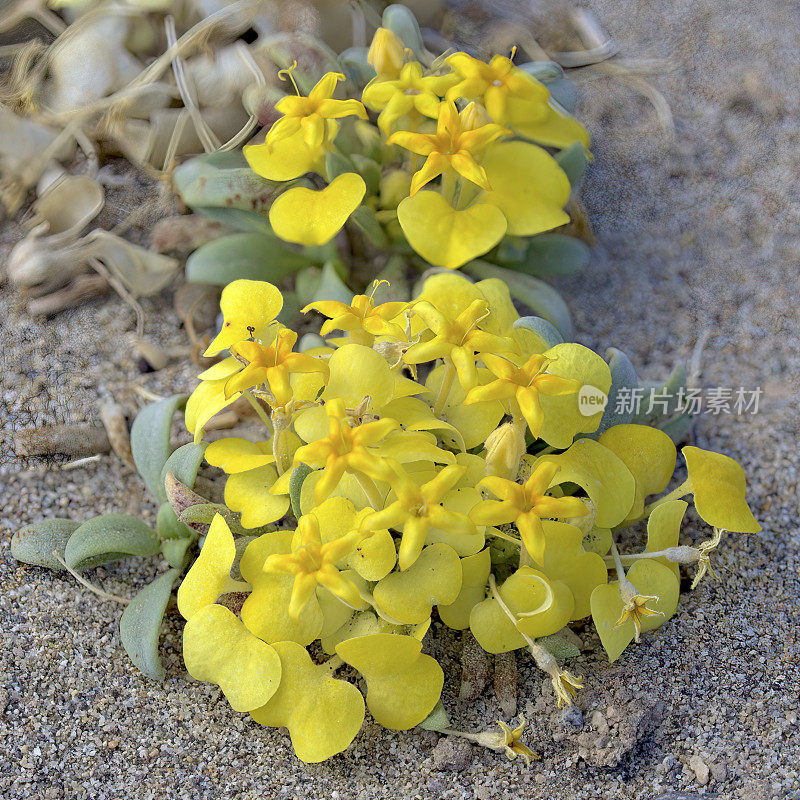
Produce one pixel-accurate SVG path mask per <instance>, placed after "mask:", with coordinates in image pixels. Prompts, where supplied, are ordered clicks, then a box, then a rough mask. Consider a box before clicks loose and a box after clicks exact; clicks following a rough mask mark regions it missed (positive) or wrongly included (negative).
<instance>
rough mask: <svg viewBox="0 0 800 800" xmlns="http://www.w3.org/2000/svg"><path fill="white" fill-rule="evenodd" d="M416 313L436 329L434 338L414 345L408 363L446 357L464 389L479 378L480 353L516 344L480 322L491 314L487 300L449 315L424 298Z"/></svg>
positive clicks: (409, 350) (493, 351)
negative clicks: (477, 362) (477, 355)
mask: <svg viewBox="0 0 800 800" xmlns="http://www.w3.org/2000/svg"><path fill="white" fill-rule="evenodd" d="M414 313H415V314H416V315H417V316H418V317H420V318H421V319H422V320H423V321H424V322H425V324H426V325H427V326H428V328H430V330H431V331H432V332H433V338H432V339H430V340H428V341H425V342H419V343H418V344H414V345H412V346H411V347H410V348H409V349H408V350H407V351H406V354H405V356H404V360H405V362H406V363H407V364H420V363H422V362H424V361H433V360H434V359H436V358H444V359H446V362H448V363H450V364H452V366H453V367H454V368H455V371H456V374H457V375H458V379H459V382H460V383H461V385H462V386H463V387H464V389H466V390H469V389H471V388H472V387H473V386H475V384H476V383H477V381H478V377H477V375H478V370H477V366H476V364H475V360H476V354H477V353H480V354H481V357H483V354H484V353H497V352H507V351H508V350H510V349H511V348H512V347H513V343H512V342H511V340H510V339H507V338H505V337H502V336H496V335H495V334H492V333H487V332H486V331H483V330H481V329H480V328H479V327H478V323H479V322H480V321H481V320H483V319H485V318H486V317H488V316H489V314H490V310H489V305H488V303H487V302H486V300H483V299H480V298H476V299H475V300H473V301H472V302H471V303H470V304H469V306H467V308H466V309H464V310H463V311H462V312H461V313H459V314H458V315H457V316H455V317H448V316H445V315H444V314H442V313H441V312H440V311H439V310H437V309H436V308H435V307H434V306H433V305H432V304H431V303H429V302H427V301H426V300H423V301H421V302H419V303H417V304H416V305H415V306H414Z"/></svg>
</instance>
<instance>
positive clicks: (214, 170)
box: [172, 150, 285, 212]
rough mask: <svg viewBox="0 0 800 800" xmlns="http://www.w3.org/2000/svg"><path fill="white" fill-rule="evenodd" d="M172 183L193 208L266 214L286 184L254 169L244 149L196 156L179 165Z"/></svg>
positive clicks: (184, 200) (174, 172) (180, 195)
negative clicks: (224, 209) (243, 151)
mask: <svg viewBox="0 0 800 800" xmlns="http://www.w3.org/2000/svg"><path fill="white" fill-rule="evenodd" d="M172 184H173V186H174V187H175V191H176V193H177V194H178V196H179V197H180V198H181V200H182V201H183V202H184V203H185V204H186V205H187V206H189V207H190V208H193V209H200V208H209V207H212V208H213V207H219V208H226V209H241V210H244V211H250V212H259V211H266V210H267V209H268V208H269V207H270V206H271V205H272V201H273V200H274V199H275V197H277V195H278V194H279V193H280V192H282V191H283V189H284V188H285V184H283V183H276V182H274V181H270V180H267V179H266V178H262V177H261V176H260V175H257V174H256V173H255V172H253V170H252V169H251V168H250V166H249V164H248V163H247V161H246V160H245V157H244V155H243V154H242V151H241V150H228V151H219V152H216V153H209V154H206V155H201V156H196V157H195V158H190V159H189V160H188V161H184V162H183V163H182V164H180V165H178V166H177V167H176V168H175V170H174V171H173V173H172Z"/></svg>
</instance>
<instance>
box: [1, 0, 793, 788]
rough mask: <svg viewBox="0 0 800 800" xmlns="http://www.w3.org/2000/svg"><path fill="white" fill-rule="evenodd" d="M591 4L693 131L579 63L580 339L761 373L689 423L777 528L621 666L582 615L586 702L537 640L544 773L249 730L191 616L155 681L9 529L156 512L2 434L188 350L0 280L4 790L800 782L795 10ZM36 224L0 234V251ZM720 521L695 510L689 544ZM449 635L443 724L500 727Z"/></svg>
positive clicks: (741, 3)
mask: <svg viewBox="0 0 800 800" xmlns="http://www.w3.org/2000/svg"><path fill="white" fill-rule="evenodd" d="M588 5H589V6H590V7H591V8H592V9H593V10H594V11H595V12H596V14H597V16H598V17H599V18H600V19H601V20H602V21H603V24H604V25H605V27H606V28H607V29H608V31H609V32H610V33H611V34H612V35H613V36H614V37H615V39H616V40H617V41H618V42H619V43H620V46H621V50H622V52H623V54H624V55H625V56H627V57H635V58H637V59H641V58H658V59H669V60H671V61H673V62H674V65H675V69H674V70H672V71H670V72H666V73H664V74H662V75H659V76H657V77H655V78H651V80H652V82H653V83H654V85H656V86H657V87H658V88H659V89H660V90H661V91H662V92H663V93H664V96H665V97H666V99H667V101H668V103H669V105H670V107H671V109H672V113H673V114H674V118H675V126H676V139H675V143H674V144H673V143H671V142H670V141H669V140H668V137H667V136H666V135H665V134H664V132H663V129H662V128H661V127H660V125H659V123H658V120H657V118H656V116H655V114H654V113H653V109H652V107H651V106H650V105H649V104H648V103H647V102H646V101H645V100H643V99H642V98H641V97H639V96H637V95H635V94H634V93H633V92H632V91H631V89H630V88H628V87H625V86H622V85H620V84H619V83H614V82H611V81H610V80H609V79H608V78H605V77H596V78H593V79H589V78H590V76H588V75H585V76H580V75H578V76H577V77H578V80H579V81H580V83H581V96H582V101H581V107H580V115H581V116H582V118H583V119H584V120H585V121H586V122H587V124H588V126H589V128H590V129H591V131H592V133H593V138H594V145H593V151H594V154H595V161H594V163H593V164H592V166H591V169H590V172H589V176H588V180H587V183H586V186H585V191H584V202H585V205H586V207H587V210H588V213H589V217H590V219H591V222H592V225H593V227H594V231H595V234H596V236H597V239H598V245H597V247H596V249H595V252H594V257H593V259H592V262H591V264H590V266H589V268H588V270H587V271H586V272H585V273H584V274H582V275H581V276H580V277H578V278H576V279H570V280H562V281H561V282H560V288H561V289H562V290H563V292H564V293H565V295H566V296H567V297H568V298H569V303H570V305H571V307H572V309H573V311H574V315H575V321H576V330H577V336H578V339H579V340H580V341H582V342H583V343H585V344H587V345H589V346H592V347H595V348H598V349H600V350H601V351H602V350H603V349H604V348H606V347H609V346H615V347H618V348H620V349H622V350H624V351H625V352H626V353H627V354H628V355H629V356H630V357H631V358H632V360H633V361H634V363H635V364H637V366H639V367H640V369H641V373H642V375H643V376H644V377H647V378H653V379H655V378H657V377H663V376H665V375H666V374H667V372H668V371H669V369H670V368H671V367H672V365H673V364H674V363H675V362H676V361H677V360H678V359H687V358H688V357H689V356H690V354H691V353H692V351H693V349H694V347H695V344H696V342H697V340H698V338H699V336H700V335H701V333H703V332H707V337H708V338H707V341H706V343H705V347H704V350H703V359H702V375H701V383H702V386H704V387H706V389H708V388H709V387H721V388H722V389H730V390H731V391H733V392H735V391H736V390H737V389H738V388H739V387H744V388H745V389H747V390H748V391H752V390H753V389H756V388H757V387H760V388H761V389H762V390H763V395H762V396H761V399H760V405H759V409H758V413H757V414H749V413H748V414H742V415H736V414H732V413H720V414H718V415H714V414H703V415H701V417H700V418H699V420H698V422H697V424H696V426H695V431H694V437H695V441H696V443H697V444H698V445H700V446H702V447H709V448H711V449H715V450H720V451H722V452H726V453H728V454H730V455H732V456H733V457H735V458H737V459H738V460H739V461H740V462H741V463H742V465H743V466H744V468H745V471H746V473H747V475H748V478H749V483H750V489H749V499H750V501H751V504H752V507H753V509H754V512H755V513H756V516H757V517H758V518H759V520H760V521H761V523H762V525H763V527H764V532H763V533H761V534H759V535H754V536H733V535H730V536H728V537H727V538H726V539H725V540H724V542H723V546H722V547H721V548H720V550H719V551H717V552H718V553H719V555H718V556H716V558H715V561H714V568H715V570H716V572H717V574H718V576H719V577H718V579H717V580H714V579H713V578H712V579H709V580H705V581H704V582H703V583H701V585H700V586H699V587H698V588H697V589H696V590H695V591H693V592H687V593H686V594H684V595H683V597H682V600H681V604H680V607H679V610H678V613H677V614H676V616H675V617H674V618H673V619H671V620H670V621H669V622H668V623H667V624H666V625H665V626H664V627H663V628H661V629H660V630H659V631H657V632H656V633H655V634H653V635H649V636H646V637H644V638H643V640H642V642H641V644H640V645H639V646H632V647H631V648H630V649H629V650H628V651H627V652H626V653H625V654H624V656H623V657H622V658H621V659H620V660H619V661H618V662H617V663H615V664H613V665H609V664H608V663H607V661H606V660H605V658H604V657H603V656H602V655H601V653H600V652H599V642H598V640H597V637H596V636H595V635H594V634H593V633H592V632H591V630H590V629H586V630H584V631H579V633H580V635H581V636H582V638H583V640H584V642H585V645H586V649H585V652H584V653H583V654H582V655H581V656H580V657H579V658H576V659H574V660H573V661H571V662H570V669H571V670H573V671H575V672H579V673H582V674H583V675H584V676H585V686H586V688H585V690H584V691H583V692H581V693H580V695H579V699H578V709H580V712H581V713H578V712H576V711H573V712H571V713H567V714H564V713H562V712H558V711H556V709H555V706H554V703H553V697H552V692H551V691H550V690H549V688H547V686H546V682H543V680H542V675H541V674H540V673H538V672H537V671H536V669H535V668H533V667H532V666H531V665H530V663H529V662H528V660H526V659H525V658H524V657H522V656H520V658H519V664H520V682H519V698H520V700H519V702H520V710H521V711H523V712H524V713H525V714H526V716H527V717H528V720H529V723H530V729H529V735H528V738H527V739H526V741H527V742H528V744H530V746H531V747H532V748H533V749H534V750H535V751H536V752H537V753H539V754H540V755H541V757H542V758H541V760H540V761H536V762H534V763H533V764H532V766H531V767H530V768H527V767H526V766H525V764H524V762H523V761H522V759H517V760H515V761H513V762H510V761H508V760H506V759H505V757H504V756H502V755H499V754H496V753H492V752H490V751H485V750H479V749H477V748H474V747H473V746H472V745H470V744H468V743H463V742H458V743H455V742H452V741H444V743H439V744H437V742H439V737H438V736H437V735H436V734H432V733H427V732H422V731H420V730H419V729H417V730H415V731H412V732H408V733H392V732H388V731H385V730H383V729H381V728H379V727H378V726H377V725H376V724H374V723H373V722H372V721H370V720H368V721H367V722H366V724H365V727H364V729H363V731H362V732H361V734H360V735H359V736H358V737H357V739H356V741H355V743H354V744H353V746H352V747H351V748H350V749H349V750H348V751H347V752H346V753H344V754H342V755H340V756H337V757H335V758H333V759H331V760H330V761H329V762H327V763H325V764H322V765H316V766H305V765H303V764H301V763H299V762H298V761H297V760H296V759H295V757H294V755H293V753H292V750H291V747H290V746H289V742H288V736H287V734H286V731H285V730H270V729H265V728H261V727H259V726H258V725H256V724H255V723H253V722H252V721H251V720H250V718H249V717H247V716H245V715H241V714H236V713H235V712H233V711H232V710H231V709H230V708H229V706H228V704H227V703H226V702H225V701H224V698H222V697H221V694H220V692H219V690H218V689H216V688H215V687H213V686H210V685H206V684H200V683H197V682H195V681H192V680H190V679H189V678H188V676H187V675H186V673H185V671H184V670H183V667H182V664H181V661H180V656H179V650H180V621H179V619H178V618H177V615H176V614H172V615H171V616H170V617H169V619H168V621H167V624H166V625H165V637H164V645H163V652H164V658H165V662H166V665H167V668H168V676H167V679H166V681H165V682H164V683H163V684H156V683H153V682H151V681H148V680H146V679H144V678H143V677H142V676H141V675H140V674H139V673H138V672H137V671H136V669H135V668H134V667H133V666H132V665H131V663H130V662H129V661H128V659H127V657H126V656H125V654H124V652H123V651H122V649H121V646H120V643H119V637H118V628H117V625H118V619H119V615H120V611H121V609H120V607H119V606H118V605H116V604H114V603H111V602H106V601H103V600H100V599H99V598H97V597H96V596H94V595H92V594H90V593H88V592H86V591H85V590H84V589H82V588H81V587H80V586H79V585H78V584H77V583H76V582H75V581H74V580H73V579H72V578H71V577H69V576H67V577H64V576H63V573H61V574H59V575H54V574H52V573H49V572H47V571H45V570H41V569H37V568H32V567H26V566H22V565H19V564H17V563H16V562H15V561H14V560H13V559H12V558H11V554H10V547H9V541H10V536H11V533H12V532H13V531H14V530H16V529H17V528H18V527H19V526H20V525H23V524H25V523H28V522H31V521H35V520H38V519H41V518H42V517H45V516H70V517H74V518H76V519H85V518H88V517H90V516H93V515H96V514H98V513H102V512H109V511H119V512H126V513H135V514H141V515H143V516H145V517H146V518H148V519H150V520H152V518H153V512H154V507H153V505H152V504H151V502H150V500H149V499H148V497H147V496H146V494H145V490H144V488H143V487H142V485H141V482H140V481H139V479H138V478H137V477H136V476H135V474H134V473H132V472H131V471H130V470H129V469H128V468H127V467H125V466H124V465H123V464H122V463H121V462H120V461H119V460H118V459H117V458H116V457H114V456H105V457H102V458H101V459H99V460H98V461H95V462H92V463H89V464H87V465H86V466H84V467H82V468H79V469H74V470H62V469H60V468H58V466H54V465H52V464H51V465H46V464H44V465H43V464H37V463H29V464H21V463H20V462H17V461H15V460H14V459H13V458H12V457H11V456H10V455H9V453H8V450H7V448H8V442H9V437H8V433H9V431H10V429H11V428H12V427H16V428H20V427H27V426H31V425H37V424H44V423H48V422H50V423H52V422H55V421H62V422H63V421H80V420H84V419H94V418H96V416H97V395H98V393H99V394H100V395H101V396H103V397H109V396H113V397H114V398H115V399H116V400H117V401H118V402H120V403H122V404H123V405H124V406H125V407H126V408H128V409H129V410H131V411H133V410H135V409H136V408H137V407H138V406H140V405H141V403H142V400H141V397H139V396H138V395H137V394H136V393H135V392H134V391H133V389H132V385H133V384H138V385H140V386H142V387H144V388H146V389H148V390H149V391H151V392H155V393H156V394H169V393H172V392H175V391H180V390H184V389H185V388H186V387H189V386H191V385H192V384H191V379H192V375H193V370H192V369H190V368H189V367H187V366H185V365H184V363H183V361H181V362H177V363H180V366H175V365H174V364H173V365H170V366H168V367H167V368H165V369H163V370H161V371H159V372H155V373H149V374H141V373H140V372H139V370H138V369H137V364H136V361H137V358H136V356H135V355H134V354H133V352H132V350H131V348H130V341H131V337H130V332H131V330H132V328H133V315H132V313H131V311H130V309H129V308H128V307H127V306H126V305H125V304H124V303H123V302H122V301H120V300H119V299H117V298H116V296H111V295H110V296H108V297H106V298H103V299H100V300H98V301H94V302H91V303H88V304H86V305H84V306H83V307H81V308H79V309H77V310H75V311H74V312H71V313H64V314H61V315H59V316H57V317H55V318H54V319H52V320H49V321H46V322H43V321H41V320H36V319H32V318H30V317H29V316H27V315H26V314H25V313H24V312H23V311H22V310H21V306H20V303H19V299H18V298H17V297H15V296H14V294H13V293H12V292H11V291H10V290H9V289H8V287H7V286H5V287H3V288H2V291H1V293H0V314H2V317H0V319H1V320H2V326H3V329H4V330H3V339H2V345H3V349H2V355H1V356H0V358H2V364H1V365H0V366H2V369H1V370H0V386H2V392H3V403H2V404H0V407H2V409H3V411H2V412H0V413H2V414H5V418H2V419H0V428H2V433H0V436H2V437H3V438H2V441H0V447H2V448H3V456H4V458H3V463H4V465H3V466H2V467H0V470H2V471H0V481H1V482H2V483H1V484H0V497H2V504H3V507H4V513H3V519H2V522H1V523H0V527H2V534H1V535H0V554H1V557H0V577H1V579H2V594H1V595H0V620H1V621H2V627H1V628H0V631H1V633H0V676H2V689H1V690H0V737H2V746H0V796H2V797H3V798H9V800H11V798H69V799H70V800H72V798H92V800H105V798H125V799H126V800H130V798H136V800H145V799H146V798H159V799H161V798H193V799H197V800H201V799H205V798H241V800H256V798H281V797H286V798H331V800H334V799H338V800H355V798H359V799H361V798H364V800H366V799H367V798H370V799H371V798H375V799H376V800H377V799H378V798H392V800H397V799H398V798H480V799H481V800H490V799H491V798H515V799H517V798H519V799H521V798H529V799H530V800H534V799H536V800H539V799H541V800H545V799H547V800H551V799H552V800H562V799H564V800H566V799H567V798H569V800H584V798H586V799H587V800H588V798H641V799H642V800H650V798H653V799H654V798H658V797H661V796H664V797H665V798H672V800H681V799H682V798H685V797H686V798H691V797H695V796H698V795H699V796H703V795H706V796H709V797H710V796H716V797H719V798H748V800H767V799H768V798H781V800H784V799H788V798H792V799H793V800H798V798H800V781H799V780H798V772H797V764H798V761H800V732H799V729H798V698H799V693H800V642H799V638H800V634H798V614H799V613H800V609H799V608H798V596H800V576H799V575H798V567H800V559H798V544H800V533H799V532H798V518H799V512H798V497H797V488H798V465H799V464H800V455H799V454H798V444H799V441H798V433H799V432H800V413H799V412H798V407H797V405H798V391H797V382H798V379H799V378H800V355H799V353H800V348H798V338H799V337H800V317H799V316H798V302H799V301H800V269H799V267H800V264H799V263H798V262H800V198H799V197H798V195H799V194H800V179H798V175H800V132H799V130H798V106H799V105H800V88H798V87H800V81H799V80H798V78H800V75H798V59H797V56H798V51H799V50H800V5H798V3H796V2H786V0H765V1H764V2H761V3H753V2H745V0H673V2H670V3H667V2H653V0H628V1H627V2H619V0H616V1H614V0H594V1H593V2H591V3H589V4H588ZM115 197H116V198H117V200H118V202H119V203H120V205H119V207H115V206H114V202H113V201H112V202H111V203H110V206H111V208H110V209H108V210H107V211H106V212H104V213H106V214H110V215H113V214H114V213H117V214H118V215H119V216H121V215H122V214H123V212H124V211H125V208H126V205H125V204H126V202H128V203H129V204H130V205H131V206H132V205H135V201H134V200H131V197H128V198H127V201H126V199H125V198H124V197H121V196H120V195H115ZM109 219H111V217H109ZM111 221H112V222H113V221H114V220H113V219H112V220H111ZM20 230H21V229H20V228H19V227H18V226H17V225H15V224H6V225H5V226H4V227H3V228H2V241H0V246H1V247H2V251H0V255H2V256H5V255H7V253H8V250H9V248H10V246H11V245H12V244H13V243H14V241H16V239H17V238H18V236H19V235H20ZM143 305H144V308H145V312H146V316H147V335H148V336H149V337H150V338H151V339H152V340H153V341H158V342H159V343H160V344H162V345H163V346H165V347H167V348H169V347H176V348H180V347H181V346H183V345H185V341H186V340H185V334H184V333H183V332H182V331H181V330H179V327H178V321H177V318H176V316H175V314H174V313H173V311H172V305H171V299H170V297H169V296H166V297H160V298H156V299H149V300H145V301H144V303H143ZM693 519H694V518H693ZM707 535H708V531H707V529H704V528H703V526H701V525H699V524H696V522H691V523H690V524H689V525H688V526H687V528H686V530H685V531H684V538H683V541H685V542H691V541H698V540H699V539H701V538H705V537H706V536H707ZM157 561H158V560H157V559H153V560H152V563H148V564H147V565H145V566H142V564H141V562H135V563H134V562H122V563H120V564H118V565H110V566H108V567H105V568H99V569H97V570H95V571H93V572H92V573H91V578H92V580H93V581H94V582H95V583H97V584H99V585H101V586H102V587H103V588H104V589H105V590H106V591H108V592H111V593H115V594H123V595H128V594H130V593H131V592H132V591H133V588H134V587H135V586H139V585H142V584H143V583H144V582H145V581H146V580H148V579H150V578H151V577H152V576H153V575H154V574H156V573H157V572H158V571H160V570H163V569H164V565H163V564H158V563H157ZM433 633H434V636H433V643H432V645H431V647H432V648H433V651H434V652H435V654H436V655H437V656H438V657H439V658H440V660H441V662H442V664H443V666H444V668H445V672H446V675H447V676H448V677H447V683H446V689H445V702H446V705H447V707H448V709H449V710H450V712H451V716H452V719H453V723H454V726H456V727H460V728H462V729H464V730H478V729H481V728H485V727H488V726H490V725H492V724H493V722H494V720H496V719H497V718H498V717H499V716H500V712H499V708H498V705H497V701H496V699H495V696H494V693H493V691H492V689H491V687H490V688H488V689H487V690H486V691H485V692H484V694H483V695H482V696H481V697H480V698H479V699H478V700H477V701H476V702H474V703H472V704H470V705H468V706H467V707H460V706H459V705H458V703H457V702H456V701H455V696H456V695H457V693H458V684H459V677H460V666H459V656H460V641H459V639H458V637H452V636H448V635H447V634H445V633H444V631H442V630H441V628H440V627H436V629H435V630H434V632H433ZM682 793H686V794H682Z"/></svg>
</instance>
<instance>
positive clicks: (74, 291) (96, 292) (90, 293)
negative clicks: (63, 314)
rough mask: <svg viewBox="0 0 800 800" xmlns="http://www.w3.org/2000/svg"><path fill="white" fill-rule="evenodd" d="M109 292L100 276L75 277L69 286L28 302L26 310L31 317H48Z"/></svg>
mask: <svg viewBox="0 0 800 800" xmlns="http://www.w3.org/2000/svg"><path fill="white" fill-rule="evenodd" d="M109 291H111V286H110V285H109V283H108V281H107V280H106V279H105V278H104V277H103V276H102V275H77V276H76V277H75V279H74V280H73V281H72V283H70V284H69V286H66V287H65V288H63V289H59V290H58V291H56V292H51V293H50V294H47V295H44V296H43V297H37V298H35V299H33V300H29V301H28V306H27V309H28V313H29V314H30V315H31V316H39V315H43V316H50V315H52V314H57V313H58V312H59V311H64V310H65V309H67V308H75V307H76V306H79V305H81V303H84V302H86V301H87V300H91V299H92V298H93V297H99V296H100V295H103V294H106V293H108V292H109Z"/></svg>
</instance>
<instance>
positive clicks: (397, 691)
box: [336, 633, 444, 731]
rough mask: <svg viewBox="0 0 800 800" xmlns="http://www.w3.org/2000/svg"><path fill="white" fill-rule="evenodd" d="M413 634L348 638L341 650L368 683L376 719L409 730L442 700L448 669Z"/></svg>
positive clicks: (380, 722)
mask: <svg viewBox="0 0 800 800" xmlns="http://www.w3.org/2000/svg"><path fill="white" fill-rule="evenodd" d="M421 650H422V644H421V642H419V641H418V640H417V639H416V638H414V637H413V636H397V635H393V634H390V633H377V634H373V635H371V636H359V637H358V638H352V639H347V640H346V641H343V642H341V643H340V644H338V645H337V646H336V652H337V654H338V655H339V656H340V657H341V658H343V659H344V660H345V661H346V662H347V663H348V664H350V666H352V667H355V669H357V670H358V671H359V672H360V673H361V674H362V675H363V676H364V680H365V681H366V684H367V707H368V708H369V711H370V714H372V716H373V717H374V718H375V721H376V722H378V723H379V724H381V725H383V726H384V727H385V728H390V729H391V730H397V731H405V730H408V729H409V728H413V727H414V726H415V725H418V724H419V723H420V722H422V721H423V720H424V719H425V718H426V717H427V716H428V714H430V713H431V711H432V710H433V707H434V706H435V705H436V703H438V702H439V698H440V697H441V694H442V686H443V685H444V672H442V668H441V667H440V666H439V664H438V663H437V662H436V660H435V659H433V658H431V657H430V656H427V655H424V654H422V652H421Z"/></svg>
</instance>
